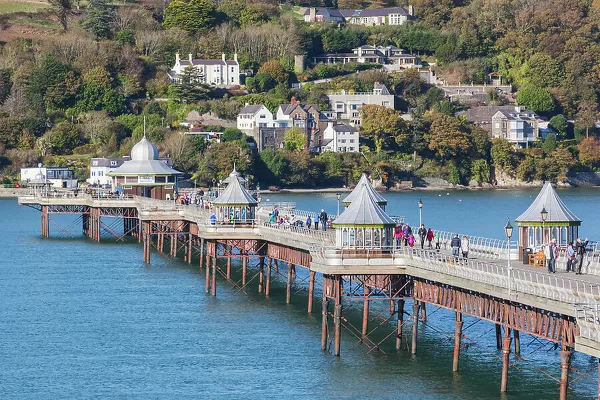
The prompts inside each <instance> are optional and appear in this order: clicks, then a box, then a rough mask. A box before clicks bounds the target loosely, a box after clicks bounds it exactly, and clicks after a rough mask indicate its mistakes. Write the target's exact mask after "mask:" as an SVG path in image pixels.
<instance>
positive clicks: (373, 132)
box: [360, 104, 410, 153]
mask: <svg viewBox="0 0 600 400" xmlns="http://www.w3.org/2000/svg"><path fill="white" fill-rule="evenodd" d="M360 112H361V113H362V124H361V127H360V128H361V132H362V134H363V135H365V136H367V137H368V138H370V139H371V140H372V141H373V143H374V145H375V151H376V152H377V153H379V152H381V150H382V149H383V148H384V146H386V145H391V144H393V143H395V144H396V145H398V146H400V147H403V146H406V145H407V144H408V142H409V140H410V134H409V131H408V126H407V125H406V122H405V121H404V120H403V119H402V118H401V116H400V113H399V112H398V111H396V110H392V109H391V108H387V107H384V106H378V105H373V104H368V105H365V106H363V107H362V108H361V109H360Z"/></svg>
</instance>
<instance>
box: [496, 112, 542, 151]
mask: <svg viewBox="0 0 600 400" xmlns="http://www.w3.org/2000/svg"><path fill="white" fill-rule="evenodd" d="M539 122H540V119H539V117H538V115H537V114H536V113H534V112H533V111H529V110H524V109H523V108H521V107H519V106H517V107H515V108H514V110H512V111H505V110H499V111H497V112H496V113H495V114H494V115H493V116H492V137H494V138H504V139H506V140H508V141H509V142H511V143H513V144H514V145H515V146H516V147H529V143H532V142H535V141H536V140H538V139H539V129H538V124H539Z"/></svg>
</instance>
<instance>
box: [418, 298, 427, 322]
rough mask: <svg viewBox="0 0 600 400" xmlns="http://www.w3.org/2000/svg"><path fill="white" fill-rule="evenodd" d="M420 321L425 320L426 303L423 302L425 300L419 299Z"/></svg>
mask: <svg viewBox="0 0 600 400" xmlns="http://www.w3.org/2000/svg"><path fill="white" fill-rule="evenodd" d="M420 304H421V321H423V322H427V304H425V302H423V301H421V302H420Z"/></svg>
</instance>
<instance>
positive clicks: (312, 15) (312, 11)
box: [308, 7, 317, 22]
mask: <svg viewBox="0 0 600 400" xmlns="http://www.w3.org/2000/svg"><path fill="white" fill-rule="evenodd" d="M316 19H317V9H316V8H314V7H310V8H309V9H308V22H315V20H316Z"/></svg>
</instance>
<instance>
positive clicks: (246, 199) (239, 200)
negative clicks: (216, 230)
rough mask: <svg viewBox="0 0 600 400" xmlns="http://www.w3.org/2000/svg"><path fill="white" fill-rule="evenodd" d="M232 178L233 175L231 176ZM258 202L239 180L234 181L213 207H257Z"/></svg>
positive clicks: (215, 201) (214, 202)
mask: <svg viewBox="0 0 600 400" xmlns="http://www.w3.org/2000/svg"><path fill="white" fill-rule="evenodd" d="M234 172H235V171H234ZM230 177H231V175H230ZM257 204H258V202H257V201H256V200H255V199H254V197H252V196H250V193H248V191H247V190H246V189H244V187H243V186H242V184H241V183H240V181H239V180H238V179H232V180H231V181H230V182H229V184H228V185H227V188H225V190H224V191H223V193H221V194H220V195H219V197H217V198H216V199H215V200H214V201H213V205H215V206H217V207H222V206H256V205H257Z"/></svg>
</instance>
